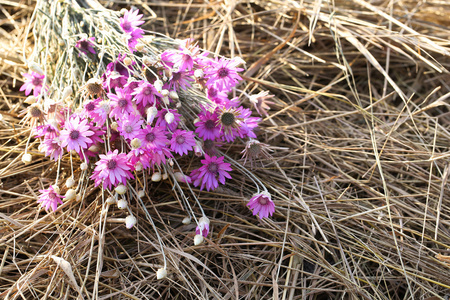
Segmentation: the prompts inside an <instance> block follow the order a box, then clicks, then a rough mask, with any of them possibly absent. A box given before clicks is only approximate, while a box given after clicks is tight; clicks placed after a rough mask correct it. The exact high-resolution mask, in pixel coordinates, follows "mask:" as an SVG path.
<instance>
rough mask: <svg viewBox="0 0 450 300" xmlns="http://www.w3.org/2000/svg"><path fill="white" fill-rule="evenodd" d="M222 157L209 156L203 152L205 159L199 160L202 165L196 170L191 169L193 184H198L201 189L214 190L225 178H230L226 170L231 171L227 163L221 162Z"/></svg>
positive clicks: (223, 182)
mask: <svg viewBox="0 0 450 300" xmlns="http://www.w3.org/2000/svg"><path fill="white" fill-rule="evenodd" d="M223 160H224V157H223V156H222V157H216V156H209V155H208V154H205V159H204V160H201V163H202V164H203V166H201V167H200V168H199V169H198V170H193V171H192V173H191V178H192V180H194V186H199V185H200V189H201V190H203V189H204V187H205V186H206V190H207V191H210V190H214V189H216V188H217V187H218V186H219V182H220V183H221V184H225V178H228V179H231V176H230V174H228V173H227V172H229V171H232V169H231V167H230V166H231V165H230V164H229V163H226V162H223Z"/></svg>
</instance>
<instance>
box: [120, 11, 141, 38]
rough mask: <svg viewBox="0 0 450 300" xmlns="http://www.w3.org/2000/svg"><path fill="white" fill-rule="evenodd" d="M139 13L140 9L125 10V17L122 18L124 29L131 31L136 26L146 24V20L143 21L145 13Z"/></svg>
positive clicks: (121, 23) (121, 24) (121, 22)
mask: <svg viewBox="0 0 450 300" xmlns="http://www.w3.org/2000/svg"><path fill="white" fill-rule="evenodd" d="M138 13H139V9H136V10H134V11H131V10H129V11H127V12H125V14H124V15H123V17H122V18H120V27H121V28H122V30H123V31H125V32H128V33H131V32H132V31H133V30H134V29H135V28H136V27H138V26H141V25H142V24H144V21H141V18H142V16H143V15H138Z"/></svg>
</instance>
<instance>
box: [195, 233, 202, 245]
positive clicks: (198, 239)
mask: <svg viewBox="0 0 450 300" xmlns="http://www.w3.org/2000/svg"><path fill="white" fill-rule="evenodd" d="M203 240H204V238H203V235H201V234H196V235H195V236H194V245H195V246H198V245H200V244H201V243H203Z"/></svg>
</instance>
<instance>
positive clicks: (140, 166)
mask: <svg viewBox="0 0 450 300" xmlns="http://www.w3.org/2000/svg"><path fill="white" fill-rule="evenodd" d="M142 169H143V168H142V163H141V162H139V161H138V162H137V163H136V164H135V165H134V170H135V171H136V172H140V171H142Z"/></svg>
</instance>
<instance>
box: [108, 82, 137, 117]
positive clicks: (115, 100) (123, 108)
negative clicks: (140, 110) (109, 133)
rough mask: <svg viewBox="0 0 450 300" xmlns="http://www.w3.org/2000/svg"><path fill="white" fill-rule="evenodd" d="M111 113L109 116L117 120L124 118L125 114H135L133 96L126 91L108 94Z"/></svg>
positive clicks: (119, 90)
mask: <svg viewBox="0 0 450 300" xmlns="http://www.w3.org/2000/svg"><path fill="white" fill-rule="evenodd" d="M108 98H109V100H110V105H111V111H110V112H109V116H110V117H111V118H112V117H115V118H116V119H119V118H122V117H123V116H124V114H134V113H135V109H134V107H133V102H132V101H131V95H130V94H129V93H126V92H125V89H119V88H117V89H116V94H112V93H110V94H108Z"/></svg>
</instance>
